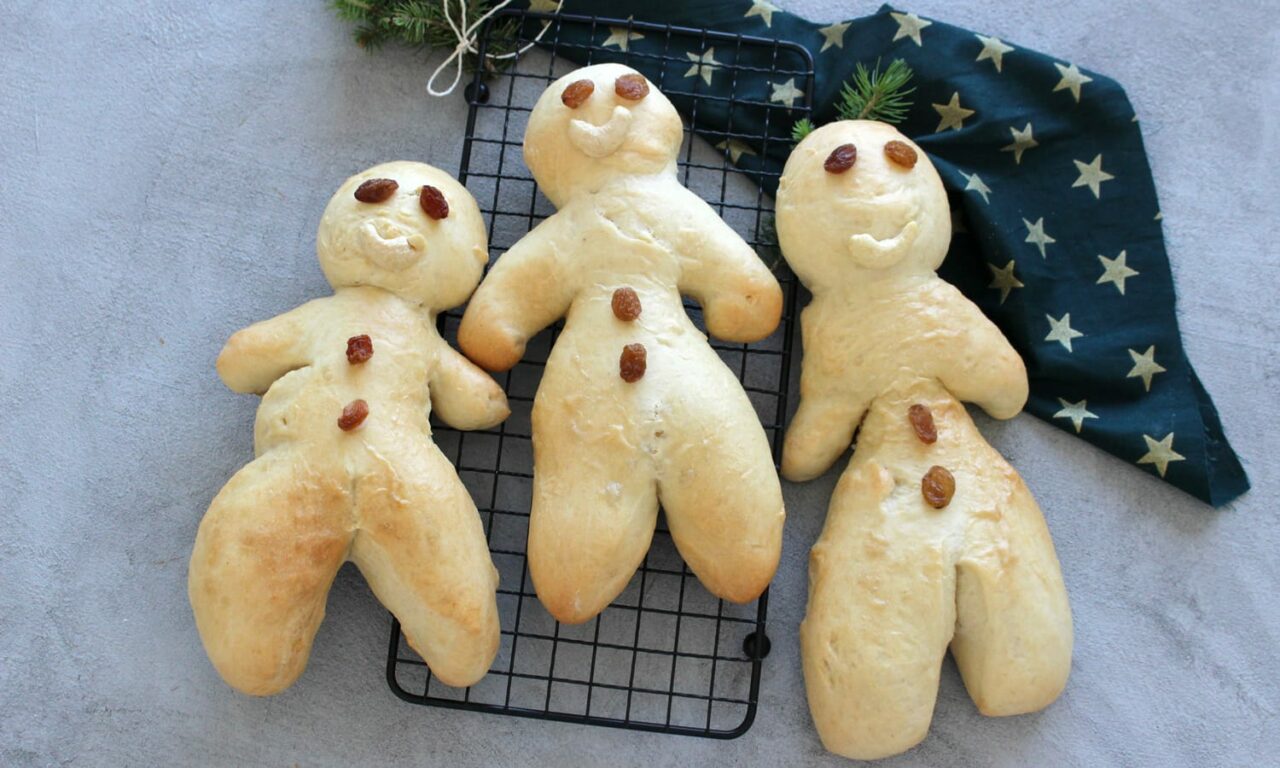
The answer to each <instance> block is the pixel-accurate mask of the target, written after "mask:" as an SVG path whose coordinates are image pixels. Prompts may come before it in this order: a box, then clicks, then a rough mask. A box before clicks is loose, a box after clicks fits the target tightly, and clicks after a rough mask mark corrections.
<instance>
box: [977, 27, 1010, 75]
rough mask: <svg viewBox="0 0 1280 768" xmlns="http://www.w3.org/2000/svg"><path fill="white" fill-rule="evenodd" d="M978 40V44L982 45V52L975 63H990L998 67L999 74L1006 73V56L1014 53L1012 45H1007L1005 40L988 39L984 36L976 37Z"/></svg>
mask: <svg viewBox="0 0 1280 768" xmlns="http://www.w3.org/2000/svg"><path fill="white" fill-rule="evenodd" d="M974 37H976V38H978V42H980V43H982V50H981V51H980V52H979V53H978V58H976V59H974V61H988V60H990V62H991V63H992V64H994V65H995V66H996V71H997V72H1003V71H1004V55H1005V54H1006V53H1011V52H1012V51H1013V46H1012V45H1006V44H1005V42H1004V41H1003V40H1001V39H1000V38H998V37H986V36H984V35H974Z"/></svg>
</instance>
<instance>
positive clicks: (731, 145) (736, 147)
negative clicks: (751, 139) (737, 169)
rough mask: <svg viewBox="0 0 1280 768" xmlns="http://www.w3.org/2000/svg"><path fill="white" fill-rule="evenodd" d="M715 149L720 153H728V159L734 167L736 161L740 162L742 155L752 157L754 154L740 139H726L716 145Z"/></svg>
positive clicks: (748, 145)
mask: <svg viewBox="0 0 1280 768" xmlns="http://www.w3.org/2000/svg"><path fill="white" fill-rule="evenodd" d="M716 149H718V150H720V151H721V152H726V151H727V152H728V153H729V159H730V160H731V161H733V164H734V165H737V164H738V160H740V159H741V158H742V156H743V155H751V156H754V155H755V154H756V151H755V150H754V149H752V148H751V145H750V144H747V143H746V142H745V141H742V140H741V139H727V140H725V141H722V142H720V143H719V144H717V145H716Z"/></svg>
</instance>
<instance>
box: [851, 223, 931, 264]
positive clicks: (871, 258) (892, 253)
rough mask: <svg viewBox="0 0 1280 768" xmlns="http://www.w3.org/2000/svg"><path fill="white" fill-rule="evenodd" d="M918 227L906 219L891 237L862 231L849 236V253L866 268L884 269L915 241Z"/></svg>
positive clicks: (899, 257) (902, 254)
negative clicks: (879, 236) (876, 235)
mask: <svg viewBox="0 0 1280 768" xmlns="http://www.w3.org/2000/svg"><path fill="white" fill-rule="evenodd" d="M918 231H919V227H918V226H917V225H916V223H915V222H914V221H908V222H907V223H906V224H905V225H904V226H903V227H902V229H900V230H898V234H896V235H894V236H893V237H886V238H878V237H873V236H872V235H869V234H866V233H864V232H859V233H857V234H855V235H850V236H849V243H848V248H849V255H850V256H851V257H853V260H854V262H855V263H857V264H858V266H860V267H865V268H866V269H884V268H886V267H891V266H893V265H894V264H897V263H898V262H899V261H900V260H901V259H902V257H903V256H905V255H906V252H907V251H908V250H909V249H910V248H911V246H912V244H914V243H915V241H916V233H917V232H918Z"/></svg>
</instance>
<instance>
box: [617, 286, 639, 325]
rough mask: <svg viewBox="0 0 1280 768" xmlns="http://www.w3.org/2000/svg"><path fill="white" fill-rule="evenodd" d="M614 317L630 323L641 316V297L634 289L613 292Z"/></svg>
mask: <svg viewBox="0 0 1280 768" xmlns="http://www.w3.org/2000/svg"><path fill="white" fill-rule="evenodd" d="M613 316H614V317H616V318H618V319H619V320H622V321H624V322H628V323H629V322H631V321H632V320H635V319H636V318H637V317H639V316H640V297H639V296H637V295H636V292H635V290H634V289H633V288H631V287H622V288H619V289H618V290H616V291H614V292H613Z"/></svg>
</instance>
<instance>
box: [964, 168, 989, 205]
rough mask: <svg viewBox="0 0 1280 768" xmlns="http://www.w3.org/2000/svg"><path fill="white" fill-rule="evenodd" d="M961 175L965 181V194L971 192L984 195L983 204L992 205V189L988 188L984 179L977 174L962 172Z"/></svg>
mask: <svg viewBox="0 0 1280 768" xmlns="http://www.w3.org/2000/svg"><path fill="white" fill-rule="evenodd" d="M960 175H961V176H963V177H964V180H965V185H964V191H965V192H970V191H972V192H977V193H978V194H979V195H982V202H984V203H986V204H987V205H990V204H991V197H990V195H991V187H988V186H987V185H986V184H985V183H983V181H982V177H980V176H979V175H978V174H976V173H973V174H970V173H965V172H964V171H960Z"/></svg>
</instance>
